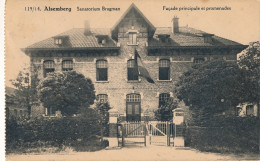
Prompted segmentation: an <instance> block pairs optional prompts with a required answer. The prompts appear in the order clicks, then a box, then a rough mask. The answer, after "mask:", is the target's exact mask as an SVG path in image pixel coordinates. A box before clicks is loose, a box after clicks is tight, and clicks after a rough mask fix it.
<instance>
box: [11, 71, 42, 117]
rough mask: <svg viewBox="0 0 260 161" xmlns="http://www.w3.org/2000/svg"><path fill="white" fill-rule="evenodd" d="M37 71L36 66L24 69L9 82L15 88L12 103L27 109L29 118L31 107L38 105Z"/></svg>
mask: <svg viewBox="0 0 260 161" xmlns="http://www.w3.org/2000/svg"><path fill="white" fill-rule="evenodd" d="M38 70H39V69H38V68H37V67H36V66H32V67H31V68H24V69H23V70H22V71H20V72H19V74H18V75H17V78H16V79H14V80H11V83H12V84H13V85H14V86H15V87H16V90H15V94H14V98H13V101H14V102H16V103H17V104H19V106H20V107H24V108H27V109H28V116H29V117H30V114H31V107H32V106H33V105H38V97H37V86H38V83H39V81H40V79H39V78H38Z"/></svg>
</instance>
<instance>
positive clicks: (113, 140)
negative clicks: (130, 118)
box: [108, 109, 119, 147]
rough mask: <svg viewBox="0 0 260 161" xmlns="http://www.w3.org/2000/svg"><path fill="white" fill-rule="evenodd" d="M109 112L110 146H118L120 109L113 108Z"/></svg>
mask: <svg viewBox="0 0 260 161" xmlns="http://www.w3.org/2000/svg"><path fill="white" fill-rule="evenodd" d="M108 112H109V138H108V141H109V147H117V146H118V138H117V136H118V129H117V126H118V125H117V123H118V115H119V113H118V111H117V110H115V109H111V110H109V111H108Z"/></svg>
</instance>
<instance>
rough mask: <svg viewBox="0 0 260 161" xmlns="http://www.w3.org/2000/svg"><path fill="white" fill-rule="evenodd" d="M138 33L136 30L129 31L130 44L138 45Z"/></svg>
mask: <svg viewBox="0 0 260 161" xmlns="http://www.w3.org/2000/svg"><path fill="white" fill-rule="evenodd" d="M136 35H137V33H136V32H130V33H129V44H130V45H136V44H137V37H136Z"/></svg>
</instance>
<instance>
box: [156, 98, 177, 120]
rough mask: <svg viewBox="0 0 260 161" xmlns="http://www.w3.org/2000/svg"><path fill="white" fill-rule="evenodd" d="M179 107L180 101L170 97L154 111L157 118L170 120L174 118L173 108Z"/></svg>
mask: <svg viewBox="0 0 260 161" xmlns="http://www.w3.org/2000/svg"><path fill="white" fill-rule="evenodd" d="M177 107H178V101H177V100H175V99H173V98H169V99H168V100H166V101H165V103H164V104H163V105H162V106H160V107H158V109H157V110H156V111H154V115H155V119H156V120H159V121H170V120H171V119H172V118H173V112H172V110H174V109H175V108H177Z"/></svg>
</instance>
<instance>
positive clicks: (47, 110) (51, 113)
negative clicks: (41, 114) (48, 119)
mask: <svg viewBox="0 0 260 161" xmlns="http://www.w3.org/2000/svg"><path fill="white" fill-rule="evenodd" d="M45 115H46V116H54V115H55V110H54V109H53V108H52V107H46V108H45Z"/></svg>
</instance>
